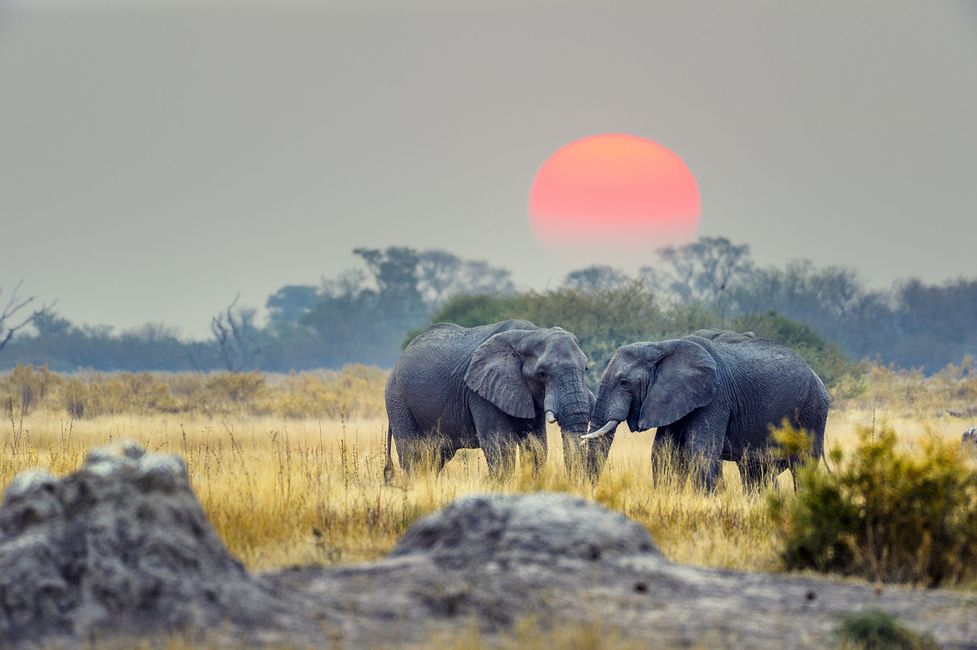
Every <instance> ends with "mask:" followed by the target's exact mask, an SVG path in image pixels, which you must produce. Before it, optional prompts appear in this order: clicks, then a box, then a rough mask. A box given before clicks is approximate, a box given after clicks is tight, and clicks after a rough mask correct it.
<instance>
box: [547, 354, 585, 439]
mask: <svg viewBox="0 0 977 650" xmlns="http://www.w3.org/2000/svg"><path fill="white" fill-rule="evenodd" d="M555 389H556V394H557V396H558V397H557V400H558V404H559V406H558V410H557V412H556V416H557V420H558V421H559V423H560V430H561V431H563V432H564V433H570V434H575V435H582V434H584V433H586V432H587V427H588V426H589V425H590V393H589V392H588V390H587V384H586V382H585V381H584V377H583V373H582V372H579V371H577V370H568V371H566V372H563V373H560V374H559V375H557V377H556V386H555Z"/></svg>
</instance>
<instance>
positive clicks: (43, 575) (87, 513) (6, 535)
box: [0, 443, 307, 645]
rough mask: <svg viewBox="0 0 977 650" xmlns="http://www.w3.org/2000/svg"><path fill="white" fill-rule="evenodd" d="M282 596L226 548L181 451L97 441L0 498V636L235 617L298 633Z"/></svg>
mask: <svg viewBox="0 0 977 650" xmlns="http://www.w3.org/2000/svg"><path fill="white" fill-rule="evenodd" d="M281 596H282V595H281V594H279V593H277V592H276V591H275V590H273V589H272V588H271V587H270V586H268V585H266V584H264V581H263V580H261V579H258V578H255V577H254V576H251V575H250V574H249V573H248V572H247V571H246V570H245V569H244V567H243V566H242V564H241V563H240V562H239V561H238V560H237V559H236V558H234V557H233V556H231V554H230V553H228V551H227V549H226V548H225V547H224V544H223V543H222V542H221V540H220V539H219V538H218V537H217V535H216V533H215V532H214V530H213V528H212V527H211V526H210V523H209V522H208V521H207V518H206V516H205V515H204V512H203V510H202V509H201V507H200V504H199V503H198V501H197V499H196V497H195V495H194V493H193V491H192V490H191V489H190V485H189V482H188V480H187V471H186V466H185V465H184V463H183V460H182V459H181V458H179V457H177V456H172V455H156V454H146V453H145V452H144V451H143V450H142V448H140V447H139V446H138V445H135V444H133V443H122V444H118V445H115V446H112V447H107V448H103V449H98V450H95V451H93V452H91V453H90V454H89V456H88V458H87V459H86V460H85V463H84V465H83V466H82V467H81V469H79V470H78V471H77V472H75V473H73V474H71V475H69V476H67V477H65V478H62V479H57V478H55V477H53V476H52V475H50V474H49V473H47V472H45V471H41V470H35V471H31V472H26V473H24V474H21V475H19V476H18V477H17V478H15V479H14V481H13V482H12V483H11V484H10V485H9V486H8V487H7V490H6V493H5V495H4V499H3V505H2V506H0V639H3V640H5V641H7V642H10V643H13V644H20V643H26V642H44V643H57V642H59V641H75V640H78V639H92V638H100V637H102V636H103V635H108V634H120V633H121V634H146V633H151V632H154V631H176V632H187V633H189V634H199V633H204V632H208V631H212V630H217V628H218V627H219V626H220V625H227V624H229V625H230V626H231V627H233V628H235V629H236V630H237V633H238V635H240V634H244V633H248V632H254V633H255V635H256V638H257V636H260V634H259V633H260V632H261V631H262V630H265V629H276V628H277V629H279V630H286V629H290V628H293V627H294V632H296V633H297V636H301V634H302V633H303V621H296V620H294V616H293V614H292V613H291V611H290V610H289V609H288V603H287V602H285V601H284V600H283V598H282V597H281ZM279 619H280V620H279ZM305 627H307V626H305ZM0 645H3V644H0Z"/></svg>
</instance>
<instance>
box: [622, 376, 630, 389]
mask: <svg viewBox="0 0 977 650" xmlns="http://www.w3.org/2000/svg"><path fill="white" fill-rule="evenodd" d="M621 386H623V387H624V388H630V386H631V382H630V381H628V378H627V377H621Z"/></svg>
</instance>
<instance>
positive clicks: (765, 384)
mask: <svg viewBox="0 0 977 650" xmlns="http://www.w3.org/2000/svg"><path fill="white" fill-rule="evenodd" d="M829 403H830V400H829V397H828V391H827V390H826V389H825V387H824V384H823V383H822V382H821V379H820V378H819V377H818V376H817V374H816V373H815V372H814V370H812V369H811V367H810V366H809V365H808V364H807V362H805V361H804V359H802V358H801V357H800V355H798V354H797V353H796V352H794V351H793V350H791V349H790V348H788V347H786V346H784V345H781V344H779V343H775V342H773V341H769V340H766V339H762V338H757V337H756V336H754V335H753V333H751V332H747V333H742V334H741V333H739V332H733V331H729V330H699V331H697V332H695V333H693V334H692V335H690V336H686V337H684V338H680V339H672V340H667V341H659V342H653V343H652V342H642V343H632V344H631V345H625V346H623V347H621V348H618V349H617V351H616V352H615V353H614V356H613V357H612V358H611V360H610V362H609V363H608V366H607V369H606V370H605V371H604V374H603V375H602V377H601V383H600V388H599V390H598V393H597V403H596V404H595V406H594V413H593V418H592V423H591V432H590V433H589V434H588V435H586V436H583V442H582V444H589V443H590V442H591V441H593V440H597V439H604V438H611V439H613V436H614V432H615V430H616V429H617V426H618V424H620V423H621V422H622V421H627V423H628V427H629V428H630V429H631V431H645V430H647V429H653V428H657V432H656V434H655V441H654V443H653V445H652V467H653V471H654V472H655V473H657V472H658V471H659V470H660V469H661V468H662V467H663V466H664V465H663V463H664V462H665V458H666V454H667V453H669V452H670V451H673V452H674V453H675V456H676V457H677V460H678V463H679V468H678V470H679V471H680V472H682V473H691V475H692V478H693V479H694V480H695V481H696V482H697V484H698V485H700V486H702V487H703V488H705V489H706V490H708V491H714V490H715V488H716V483H717V481H718V478H719V475H720V469H721V462H720V461H723V460H730V461H735V462H736V463H737V464H738V465H739V469H740V475H741V477H742V479H743V485H744V487H745V488H746V489H748V490H749V489H757V488H759V487H760V486H762V484H763V483H764V481H766V480H772V478H773V477H774V476H776V475H777V474H779V473H780V472H782V471H783V470H784V469H791V470H792V471H791V474H792V475H794V487H795V489H796V487H797V482H796V481H797V479H796V472H794V471H793V470H794V469H795V467H796V465H797V464H798V463H799V461H800V460H801V458H800V456H801V454H800V453H796V454H792V455H790V456H788V457H786V458H785V457H783V456H781V457H777V455H776V454H774V453H773V452H774V451H775V448H776V442H775V441H774V440H773V437H772V434H771V429H772V427H776V426H780V425H781V424H782V423H783V422H784V421H785V420H786V421H787V422H788V423H790V424H791V425H792V426H794V427H795V428H799V429H803V430H804V431H806V432H807V434H808V438H809V441H810V454H811V458H813V459H815V460H823V459H824V428H825V423H826V422H827V417H828V408H829ZM771 470H775V471H771Z"/></svg>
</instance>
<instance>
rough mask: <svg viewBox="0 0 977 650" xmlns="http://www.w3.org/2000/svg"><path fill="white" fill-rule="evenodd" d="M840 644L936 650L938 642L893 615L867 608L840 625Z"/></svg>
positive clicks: (865, 649)
mask: <svg viewBox="0 0 977 650" xmlns="http://www.w3.org/2000/svg"><path fill="white" fill-rule="evenodd" d="M837 636H838V644H839V645H840V646H841V647H842V648H850V649H851V650H930V649H931V648H932V649H934V650H935V648H938V647H939V646H938V645H937V643H936V641H935V640H934V639H933V638H932V637H931V636H929V635H928V634H917V633H916V632H913V631H912V630H910V629H909V628H907V627H904V626H902V625H900V624H899V622H898V621H897V620H896V619H895V617H893V616H892V615H890V614H887V613H886V612H882V611H879V610H868V611H866V612H860V613H858V614H852V615H851V616H847V617H845V618H844V619H843V620H842V621H841V625H839V626H838V631H837Z"/></svg>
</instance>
